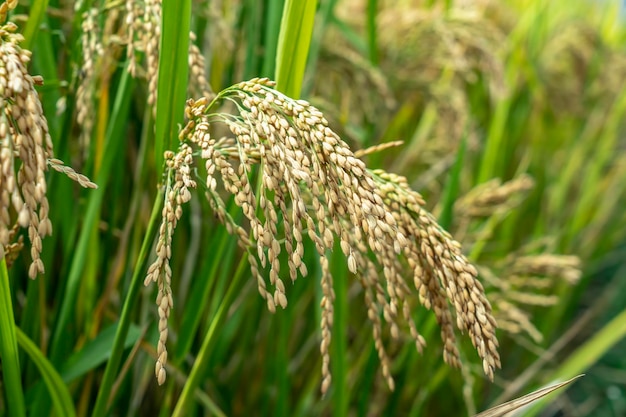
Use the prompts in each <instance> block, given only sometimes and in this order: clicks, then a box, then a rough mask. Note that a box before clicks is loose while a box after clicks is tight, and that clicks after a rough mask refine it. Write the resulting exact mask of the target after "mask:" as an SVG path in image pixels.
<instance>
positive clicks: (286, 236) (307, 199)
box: [145, 79, 500, 393]
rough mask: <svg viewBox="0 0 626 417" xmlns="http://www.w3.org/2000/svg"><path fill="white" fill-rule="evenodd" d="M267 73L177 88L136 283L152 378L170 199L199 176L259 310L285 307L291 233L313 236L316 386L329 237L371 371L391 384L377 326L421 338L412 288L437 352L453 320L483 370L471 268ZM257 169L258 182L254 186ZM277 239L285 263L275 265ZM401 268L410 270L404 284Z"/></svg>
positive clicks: (164, 296) (173, 215) (167, 293)
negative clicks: (148, 246) (147, 321)
mask: <svg viewBox="0 0 626 417" xmlns="http://www.w3.org/2000/svg"><path fill="white" fill-rule="evenodd" d="M272 85H273V84H272V83H271V82H270V81H269V80H267V79H253V80H251V81H248V82H242V83H239V84H237V85H235V86H233V87H231V88H228V89H226V90H224V91H222V92H221V93H220V94H218V96H217V98H216V99H215V100H213V101H209V100H208V99H207V98H201V99H199V100H197V101H194V100H189V101H188V103H187V109H186V116H187V119H188V122H187V125H186V126H185V127H184V128H183V130H182V131H181V133H180V135H179V138H180V140H181V144H180V147H179V149H178V151H177V152H176V153H174V152H167V153H166V161H167V169H166V174H165V175H166V177H165V185H164V187H165V192H166V199H165V204H164V207H163V220H162V224H161V228H160V232H159V238H158V243H157V247H156V254H157V259H156V260H155V262H154V263H153V264H152V266H151V267H150V268H149V270H148V275H147V277H146V280H145V284H146V285H147V284H149V283H151V282H155V283H156V284H157V287H158V296H157V304H158V307H159V330H160V337H159V342H158V349H157V350H158V360H157V364H156V370H155V371H156V375H157V379H158V381H159V383H163V382H164V381H165V374H166V371H165V364H166V363H167V350H166V346H165V343H166V341H167V336H168V330H167V319H168V316H169V314H170V311H171V309H172V307H173V297H172V295H171V274H172V272H171V268H170V266H169V259H170V258H171V253H172V247H171V239H172V234H173V233H174V229H175V227H176V224H177V222H178V220H179V219H180V218H181V216H182V207H183V205H184V204H185V203H186V202H187V201H189V199H190V198H191V189H194V188H196V187H197V184H198V183H200V184H202V185H204V186H205V187H206V193H205V195H206V198H207V199H208V202H209V204H210V206H211V208H212V209H213V211H214V212H215V215H216V216H217V218H218V219H219V220H220V221H221V222H222V223H223V224H224V225H225V226H226V229H227V231H228V232H229V233H231V234H233V235H234V236H236V238H237V241H238V243H239V245H240V247H241V248H242V249H243V250H245V251H246V253H247V254H248V260H249V263H250V271H251V273H252V276H253V278H254V279H255V281H256V284H257V289H258V292H259V294H260V295H261V296H262V298H263V299H264V300H265V302H266V304H267V308H268V310H269V311H270V312H274V311H275V310H276V308H277V307H278V306H279V307H281V308H286V307H287V302H288V301H287V295H286V288H285V282H284V277H285V275H287V276H288V277H289V279H290V280H291V281H292V282H294V281H295V280H296V279H297V278H298V276H306V275H307V272H308V270H307V267H306V265H305V264H304V263H303V261H302V260H303V256H304V244H303V238H304V237H305V236H308V238H309V239H310V240H311V241H312V242H313V244H314V246H315V249H316V252H317V255H318V257H319V262H320V266H321V271H322V278H321V287H322V294H323V297H322V304H321V306H322V317H321V324H320V325H321V330H322V340H321V344H320V352H321V354H322V359H323V360H322V385H321V390H322V392H323V393H325V392H326V391H327V390H328V388H329V386H330V381H331V375H330V368H329V363H330V353H329V345H330V339H331V329H332V323H333V300H334V297H335V294H334V291H333V285H332V282H333V276H332V274H331V273H330V268H329V261H328V254H329V251H332V249H333V247H334V244H335V241H338V242H339V246H340V248H341V251H342V253H343V254H344V256H346V262H347V266H348V269H349V270H350V272H352V273H353V274H356V275H357V277H358V279H359V281H360V282H361V284H362V286H363V288H364V297H365V304H366V306H367V309H368V317H369V319H370V321H371V323H372V326H373V328H372V331H373V337H374V341H375V344H376V350H377V353H378V356H379V359H380V361H381V367H382V374H383V376H384V378H385V380H386V381H387V384H388V385H389V387H390V388H391V389H393V387H394V383H393V379H392V377H391V370H390V361H389V358H388V356H387V354H386V350H385V346H384V343H383V332H389V334H390V335H391V336H392V337H393V338H394V339H397V338H399V336H400V331H401V328H407V329H408V331H409V333H410V334H411V336H412V338H413V341H414V343H415V345H416V348H417V349H418V350H419V351H421V350H422V349H423V347H424V346H425V344H426V341H425V340H424V338H423V337H422V336H421V335H420V333H419V331H418V329H417V326H416V324H415V322H414V321H413V318H412V317H411V311H412V305H411V304H412V303H413V302H414V300H415V299H419V302H420V303H421V304H422V305H424V306H425V307H426V308H428V309H433V310H434V313H435V317H436V318H437V321H438V322H439V325H440V327H441V338H442V340H443V342H444V360H445V361H446V362H447V363H449V364H450V365H452V366H457V367H458V366H460V356H459V352H458V349H457V346H456V336H455V330H454V324H455V322H456V327H458V328H459V329H460V330H461V331H467V332H468V333H469V336H470V340H471V341H472V343H473V345H474V347H475V348H476V350H477V352H478V354H479V356H480V357H481V359H482V361H483V370H484V372H485V374H486V375H487V376H489V377H490V378H493V372H494V370H495V368H497V367H500V358H499V355H498V352H497V346H498V341H497V339H496V336H495V327H496V322H495V320H494V319H493V316H492V313H491V306H490V305H489V302H488V301H487V299H486V298H485V296H484V290H483V287H482V284H481V283H480V282H479V281H478V280H477V271H476V269H475V268H474V267H473V266H472V265H471V264H470V263H469V262H468V261H467V259H466V258H465V256H464V255H463V254H462V252H461V249H460V245H459V244H458V243H457V242H456V241H454V240H453V239H452V237H451V236H450V235H449V234H448V233H447V232H445V231H444V230H443V229H441V227H440V226H439V225H438V224H437V222H436V221H435V219H434V218H433V216H432V215H431V214H429V213H428V212H427V211H426V210H425V209H424V208H423V206H424V204H425V203H424V201H423V199H422V198H421V196H420V195H419V194H418V193H416V192H414V191H412V190H411V189H410V188H409V187H408V184H407V182H406V180H405V179H404V178H403V177H399V176H396V175H393V174H389V173H387V172H384V171H382V170H375V171H370V170H368V169H367V168H366V166H365V164H364V163H363V162H361V161H360V160H359V159H357V158H356V157H354V154H353V153H352V152H351V151H350V149H349V148H348V146H347V145H346V144H345V142H343V141H342V140H341V139H340V138H339V137H338V136H337V135H336V134H335V133H334V132H333V131H332V130H331V129H330V128H329V127H328V122H327V121H326V119H325V118H324V116H323V115H322V114H321V113H320V112H319V111H318V110H317V109H316V108H314V107H313V106H311V105H310V104H309V103H308V102H306V101H302V100H293V99H290V98H289V97H287V96H285V95H283V94H281V93H279V92H277V91H275V90H273V89H272V88H271V87H272ZM219 102H229V103H232V104H233V105H234V106H235V108H236V109H237V112H236V114H235V115H231V114H226V113H215V112H214V107H215V106H216V105H217V104H218V103H219ZM216 124H223V125H225V126H226V127H227V128H228V129H229V130H230V133H231V135H233V136H224V137H220V138H218V139H215V138H214V137H213V136H212V134H211V131H212V127H213V125H216ZM198 158H200V159H201V160H202V161H204V171H203V172H204V174H203V175H205V176H200V175H199V173H198V171H199V168H198V167H196V164H198V163H197V162H196V160H197V159H198ZM257 175H258V176H259V177H258V178H259V181H260V187H259V189H258V190H254V189H253V186H252V184H253V183H254V181H255V180H254V177H255V176H257ZM195 176H197V177H195ZM224 195H232V196H233V197H234V202H235V204H236V205H237V206H238V207H240V209H241V211H242V213H243V215H244V216H245V218H246V224H243V225H242V224H239V223H238V222H236V221H235V220H234V219H233V217H231V215H230V214H229V213H228V212H227V211H226V204H225V201H224V197H223V196H224ZM246 226H247V227H246ZM246 229H247V230H246ZM283 251H284V252H285V253H286V255H287V271H285V272H284V273H283V274H281V263H280V262H279V255H280V254H281V252H283ZM381 269H382V271H383V276H382V277H380V276H379V271H380V270H381ZM407 274H408V276H411V277H412V278H413V279H412V281H413V286H414V288H413V290H412V289H411V288H410V282H407V280H406V279H405V277H406V276H407ZM266 276H269V286H268V282H267V281H266V278H265V277H266ZM381 278H382V279H381ZM450 304H451V305H452V306H453V307H454V309H452V308H451V306H450ZM455 311H456V314H454V312H455Z"/></svg>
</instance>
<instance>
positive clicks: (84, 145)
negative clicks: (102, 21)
mask: <svg viewBox="0 0 626 417" xmlns="http://www.w3.org/2000/svg"><path fill="white" fill-rule="evenodd" d="M97 15H98V9H96V8H91V9H89V11H87V12H85V14H84V16H83V23H82V32H81V50H82V54H81V56H82V58H83V63H82V65H81V68H80V72H79V76H78V88H77V90H76V122H77V123H78V125H79V126H80V128H81V131H80V137H79V145H80V147H81V149H82V150H83V153H84V154H85V155H86V154H87V152H88V150H89V147H90V144H91V134H92V131H93V127H94V124H95V117H94V114H95V102H94V93H93V92H94V90H95V87H96V76H97V74H96V72H95V71H96V65H97V61H98V60H99V59H100V58H101V57H102V56H104V48H103V47H102V43H101V41H100V33H99V27H98V26H97V24H96V18H97Z"/></svg>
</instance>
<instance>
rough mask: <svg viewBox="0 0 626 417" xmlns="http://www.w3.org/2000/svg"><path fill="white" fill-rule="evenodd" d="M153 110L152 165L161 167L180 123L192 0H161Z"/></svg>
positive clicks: (183, 108)
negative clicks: (157, 64)
mask: <svg viewBox="0 0 626 417" xmlns="http://www.w3.org/2000/svg"><path fill="white" fill-rule="evenodd" d="M162 16H163V22H162V25H161V27H162V33H161V43H160V49H159V51H160V53H159V81H158V86H157V88H158V94H157V103H156V106H157V111H156V138H155V146H154V152H155V155H154V158H155V166H156V167H157V169H159V173H161V172H162V169H163V153H164V152H165V151H166V150H168V149H172V143H173V141H174V138H176V137H178V125H179V124H181V125H182V123H183V119H184V112H185V101H186V99H187V83H188V79H189V28H190V25H191V0H182V1H173V0H165V1H164V2H163V13H162Z"/></svg>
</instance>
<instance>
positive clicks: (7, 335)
mask: <svg viewBox="0 0 626 417" xmlns="http://www.w3.org/2000/svg"><path fill="white" fill-rule="evenodd" d="M15 333H16V327H15V317H14V316H13V302H12V300H11V286H10V285H9V273H8V271H7V263H6V260H5V259H4V257H3V258H2V260H1V261H0V359H2V376H3V384H2V385H3V386H4V388H5V390H6V401H7V403H8V409H9V411H10V414H11V415H12V416H15V417H25V416H26V406H25V404H24V391H23V390H22V380H21V372H20V362H19V358H18V354H17V339H16V336H15Z"/></svg>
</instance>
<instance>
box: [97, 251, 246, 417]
mask: <svg viewBox="0 0 626 417" xmlns="http://www.w3.org/2000/svg"><path fill="white" fill-rule="evenodd" d="M247 261H248V256H247V255H244V256H243V257H242V258H241V261H240V262H239V265H238V266H237V271H235V276H234V277H233V279H232V281H231V284H230V287H229V288H228V292H227V293H226V295H225V296H224V298H223V299H222V302H221V304H220V307H219V309H218V310H217V313H216V314H215V317H213V320H212V321H211V325H210V327H209V330H208V331H207V333H206V335H205V337H204V340H203V341H202V346H201V347H200V351H199V353H198V356H197V357H196V360H195V362H194V364H193V367H192V368H191V372H190V373H189V378H188V379H187V382H185V385H184V387H183V391H182V392H181V394H180V398H179V399H178V402H177V403H176V407H175V408H174V412H173V413H172V417H183V416H186V415H187V412H188V409H189V407H190V406H191V403H192V399H193V395H194V392H195V390H196V388H198V386H199V385H200V382H202V377H203V376H204V371H205V369H206V365H207V364H208V362H209V358H210V354H211V350H212V348H213V346H214V345H215V336H216V335H217V329H219V328H220V327H221V326H222V324H223V323H224V321H225V320H226V317H227V313H228V309H229V308H230V306H231V305H232V303H233V301H234V299H235V297H236V296H237V295H238V294H239V293H240V291H241V286H242V285H243V284H242V281H243V277H244V276H245V274H244V270H245V268H246V266H247V265H248V263H247ZM96 417H97V416H96Z"/></svg>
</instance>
